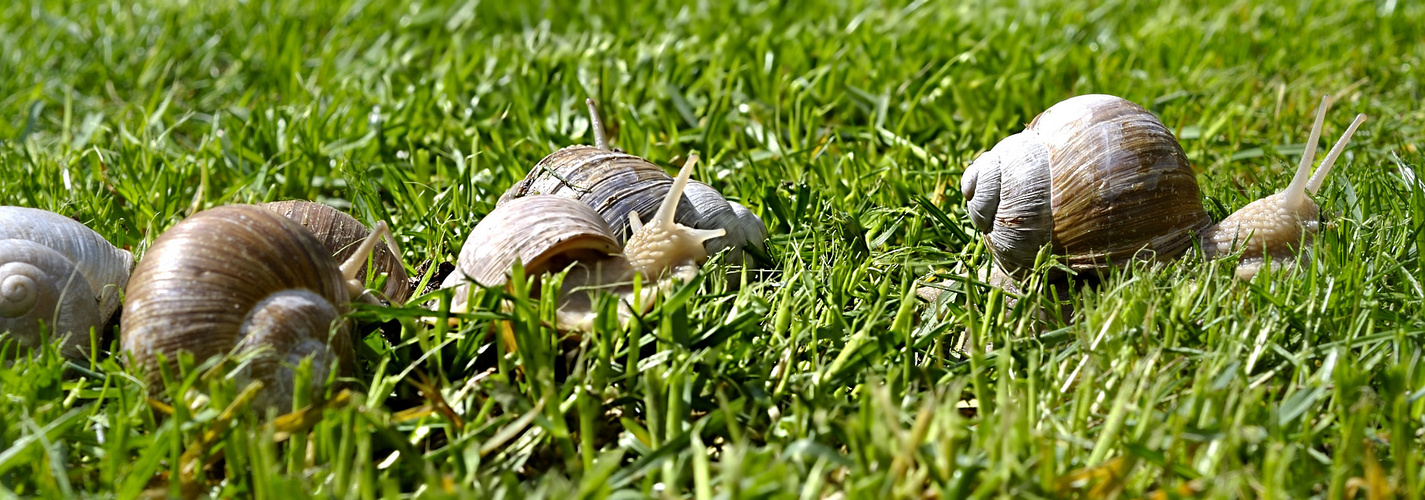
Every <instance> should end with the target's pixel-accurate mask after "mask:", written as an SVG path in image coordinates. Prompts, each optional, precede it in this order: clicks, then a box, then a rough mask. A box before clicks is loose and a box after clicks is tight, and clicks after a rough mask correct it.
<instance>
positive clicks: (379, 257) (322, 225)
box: [261, 200, 411, 304]
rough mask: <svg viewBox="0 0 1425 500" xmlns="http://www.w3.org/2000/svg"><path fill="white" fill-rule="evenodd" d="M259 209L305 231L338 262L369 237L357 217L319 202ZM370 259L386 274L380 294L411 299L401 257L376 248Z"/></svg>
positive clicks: (396, 300)
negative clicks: (282, 218) (286, 219)
mask: <svg viewBox="0 0 1425 500" xmlns="http://www.w3.org/2000/svg"><path fill="white" fill-rule="evenodd" d="M261 206H262V207H264V208H266V209H268V210H271V211H273V212H276V213H279V214H282V215H283V216H284V217H287V218H289V219H292V220H294V221H297V222H298V223H299V224H301V225H302V226H303V227H305V228H307V230H308V231H311V232H312V235H314V236H316V237H317V240H318V241H320V242H322V245H324V246H326V247H327V249H328V250H330V251H331V252H332V255H333V256H334V257H335V258H336V261H337V262H343V261H345V260H346V259H348V258H350V257H351V256H352V254H354V253H356V250H357V247H359V246H360V245H361V241H362V240H364V239H366V237H367V236H370V235H371V229H370V228H368V227H366V225H365V224H362V223H361V222H360V221H357V220H356V218H354V217H352V216H350V215H347V214H346V213H345V212H342V211H340V210H337V209H335V208H332V207H329V206H327V205H323V204H321V203H313V202H310V201H302V200H287V201H277V202H272V203H264V204H262V205H261ZM371 260H372V262H373V263H375V264H376V271H377V273H384V274H386V285H385V286H384V287H382V293H384V294H385V296H386V298H388V299H390V301H391V303H393V304H404V303H405V302H406V300H407V299H409V298H410V297H411V286H410V282H409V280H408V277H407V276H406V270H405V268H404V267H403V266H402V264H401V259H400V257H399V256H397V255H395V254H392V253H391V251H390V250H389V249H388V248H386V247H385V246H377V247H376V250H375V255H374V256H372V258H371ZM357 276H358V278H364V277H365V276H366V265H362V266H361V270H360V271H357Z"/></svg>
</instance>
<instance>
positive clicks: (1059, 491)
mask: <svg viewBox="0 0 1425 500" xmlns="http://www.w3.org/2000/svg"><path fill="white" fill-rule="evenodd" d="M1422 64H1425V5H1422V4H1421V3H1419V2H1397V1H1389V0H1388V1H1377V2H1349V1H1338V0H1330V1H1319V2H1306V1H1302V2H1270V3H1265V4H1264V3H1261V2H1249V1H1236V2H1224V1H1214V2H1155V3H1139V2H1097V1H1078V0H1075V1H1068V0H1046V1H1024V2H1016V3H1010V2H923V1H918V2H913V3H903V2H857V1H833V2H793V1H789V2H750V1H730V2H697V3H675V2H621V1H610V2H542V1H539V2H524V3H517V4H507V3H503V2H475V1H472V2H465V3H456V2H414V3H412V2H396V1H387V0H369V1H359V0H358V1H333V2H301V1H270V2H263V1H256V0H254V1H227V0H217V1H209V2H188V1H140V2H134V3H125V2H117V1H107V2H106V1H98V0H83V1H74V2H60V1H46V0H41V1H29V0H20V1H15V2H10V3H7V4H6V5H4V6H0V203H4V204H11V205H24V206H32V207H39V208H45V209H49V210H54V211H57V212H59V213H62V214H65V215H67V216H71V217H74V218H76V219H78V220H80V221H82V222H85V223H86V224H88V225H90V226H91V227H93V228H94V229H95V230H97V231H99V232H100V233H101V234H103V235H105V236H106V237H108V238H109V239H110V240H111V241H113V242H115V243H116V244H118V245H120V246H122V247H125V248H128V249H130V250H133V251H134V252H135V253H136V255H139V256H141V255H142V254H143V252H144V250H145V248H147V246H148V245H149V244H151V243H152V241H153V240H154V238H156V237H157V236H158V235H159V234H161V232H162V231H163V230H164V229H166V228H167V227H169V226H171V225H173V224H174V223H176V222H177V221H179V220H181V219H182V218H183V217H185V216H187V215H189V214H191V213H193V212H195V211H197V210H201V209H204V208H208V207H211V206H215V205H221V204H228V203H247V202H259V201H271V200H278V199H289V198H299V199H311V200H316V201H321V202H324V203H327V204H330V205H333V206H336V207H338V208H342V209H344V210H347V211H348V212H350V213H352V214H353V215H356V216H357V217H358V218H359V219H361V220H363V221H366V222H374V221H376V220H386V221H388V222H390V223H391V225H392V227H393V228H394V230H395V232H396V234H397V235H398V237H399V238H400V240H401V243H402V249H403V250H404V252H405V255H404V258H405V260H406V262H407V265H408V266H409V267H410V268H411V270H412V271H424V270H426V269H427V268H425V267H424V266H423V264H425V263H428V262H434V263H440V262H448V261H452V260H453V259H454V256H455V254H456V253H457V252H458V251H459V245H460V243H461V242H462V241H463V240H464V237H465V235H466V234H468V232H469V229H470V228H471V227H473V226H474V224H475V223H476V222H478V221H479V220H480V219H481V218H482V217H483V216H484V214H486V213H488V212H489V211H490V210H491V209H492V208H493V205H494V202H495V200H496V199H497V198H498V196H499V194H500V193H501V192H503V191H504V189H506V188H507V187H508V186H509V185H511V184H512V183H513V182H514V181H515V180H517V179H519V178H521V177H523V176H524V174H525V172H526V171H527V170H528V168H529V167H530V166H532V165H533V164H534V163H535V162H537V161H538V160H539V159H540V158H541V157H543V156H544V155H546V154H548V153H549V152H551V151H553V150H554V149H557V148H560V147H563V146H565V145H569V144H575V143H590V142H592V141H591V139H590V130H589V125H588V120H587V118H586V116H585V114H584V110H583V108H582V103H583V100H584V99H585V98H586V97H590V96H592V97H594V98H596V99H598V100H599V101H600V102H601V103H602V107H603V112H604V115H605V119H606V120H607V121H608V122H609V129H610V134H611V136H612V137H613V139H612V142H613V143H614V144H615V145H617V146H618V147H621V148H622V149H624V150H626V151H629V152H631V153H634V154H637V155H640V156H644V157H647V158H648V159H650V160H652V161H654V162H655V163H659V164H663V165H670V164H675V163H681V162H682V159H683V158H685V157H686V155H687V154H689V153H691V152H695V151H696V152H699V153H700V154H702V156H703V158H704V160H705V161H706V163H704V164H702V166H700V167H699V169H698V172H697V173H696V174H695V178H698V179H700V180H703V181H706V182H708V183H709V184H711V185H713V186H714V187H716V188H718V189H720V190H721V191H722V192H723V193H724V194H725V195H727V196H728V197H729V198H731V199H736V200H739V201H741V202H742V203H744V204H745V205H747V206H749V207H750V208H751V209H752V210H753V211H754V212H756V213H757V214H759V215H760V216H761V217H762V218H763V220H764V221H765V222H766V223H767V225H768V227H769V229H771V232H772V235H773V236H772V240H771V242H770V243H771V244H770V250H771V253H772V255H773V258H774V260H775V265H774V266H772V267H773V268H774V269H775V272H774V273H773V274H772V275H771V276H770V277H767V278H766V279H762V280H749V281H748V282H747V283H743V284H741V286H734V285H738V283H737V281H738V279H737V278H735V277H733V278H731V282H729V278H727V277H725V276H724V275H723V273H721V272H714V271H709V272H705V273H704V279H702V280H700V281H699V282H696V283H694V284H693V286H694V287H696V288H688V289H685V290H684V292H686V293H684V294H680V295H678V297H679V299H677V300H672V301H669V302H667V303H665V304H663V305H662V306H661V307H660V308H659V310H658V311H656V312H655V313H654V314H652V315H650V317H649V319H648V321H647V322H645V324H641V325H635V326H634V327H632V328H631V329H628V330H622V329H618V328H603V329H601V330H600V331H599V332H597V333H595V334H593V335H590V336H588V337H586V338H583V339H581V343H579V344H578V345H579V346H580V347H579V348H577V349H575V350H573V351H572V352H571V353H569V354H567V355H566V353H564V352H563V348H562V347H561V345H564V344H561V343H560V340H559V338H560V334H558V333H557V332H553V331H550V330H548V329H546V328H542V327H541V326H540V323H539V321H538V317H537V314H538V312H537V311H538V309H537V306H538V304H534V303H531V302H529V301H527V300H525V301H522V302H521V304H524V305H525V306H530V307H524V308H523V309H520V311H523V312H516V313H512V314H509V315H508V317H510V318H512V319H513V322H512V324H513V325H514V327H513V329H514V333H515V336H516V338H517V339H519V342H518V344H519V349H518V350H516V351H514V352H512V353H511V354H509V355H508V356H499V355H497V353H498V352H500V351H499V349H498V348H496V347H493V346H492V344H491V343H490V341H489V337H488V333H489V332H488V329H489V328H490V326H489V325H488V324H467V325H466V326H464V327H462V328H460V329H458V330H452V331H446V330H445V329H438V330H431V329H426V328H421V327H417V323H415V322H413V321H411V319H410V316H412V315H414V314H416V313H417V312H416V310H415V309H414V306H412V307H410V308H399V307H394V308H361V309H359V310H358V311H357V313H356V316H357V317H358V318H360V319H365V320H377V321H387V320H393V319H395V323H394V324H395V325H398V327H397V328H393V329H394V330H399V333H393V334H391V335H389V336H383V335H382V334H381V333H380V332H378V331H377V330H375V329H373V328H368V329H366V330H364V331H363V335H364V337H363V340H364V344H366V346H367V347H368V348H369V349H367V350H366V352H365V353H364V354H363V360H362V362H363V367H364V370H363V374H362V376H361V377H359V380H355V381H353V382H354V383H355V387H356V388H355V389H354V390H353V392H351V393H345V394H333V395H332V398H331V399H330V400H328V401H327V402H326V403H325V404H321V405H318V406H316V407H313V408H312V409H310V410H308V411H307V412H305V413H302V414H298V415H294V416H287V417H283V418H279V419H275V420H273V419H267V418H262V417H261V416H259V415H256V414H254V412H250V411H245V410H244V407H243V406H242V405H241V404H239V403H240V402H241V400H242V398H241V397H237V396H236V395H238V394H240V391H241V389H242V388H240V387H230V386H231V383H230V382H228V381H226V380H224V379H223V377H221V376H220V375H221V374H218V375H212V374H207V375H200V374H199V373H198V371H195V372H194V373H192V374H190V376H189V378H188V386H192V387H203V388H207V389H208V390H209V391H210V392H212V393H213V394H214V396H213V397H212V398H211V399H201V398H200V399H194V397H193V396H192V395H191V394H185V393H183V392H182V391H181V390H179V389H174V390H171V391H169V394H163V395H160V394H148V393H147V392H146V391H145V390H144V389H143V387H142V386H141V385H140V384H139V382H138V379H136V378H134V377H133V376H132V374H131V373H130V372H128V371H127V370H126V369H125V368H124V367H123V366H122V365H121V364H120V363H118V362H117V360H115V359H113V358H106V359H104V360H101V361H98V362H95V363H91V364H90V365H89V366H87V367H82V366H76V365H68V366H67V365H66V364H65V363H64V362H63V361H62V360H57V359H55V358H54V357H53V356H41V357H39V358H38V359H34V360H23V361H18V362H15V363H14V364H12V365H10V366H6V367H4V368H0V388H2V389H0V393H3V395H4V396H5V397H4V398H0V486H3V489H0V494H3V495H5V496H11V495H20V496H30V495H38V496H71V495H78V494H84V495H96V496H117V497H130V496H133V495H137V494H141V493H146V494H149V495H156V496H167V495H185V496H187V495H211V496H217V497H234V496H257V497H273V496H279V495H281V496H326V497H358V498H368V497H440V496H460V497H468V496H474V497H482V498H497V497H501V498H503V497H515V498H519V497H524V496H560V497H567V496H569V495H571V494H574V495H579V496H582V497H595V498H603V497H611V496H612V497H619V498H631V497H648V496H655V497H657V496H669V497H697V498H712V497H715V496H726V497H730V498H743V497H749V498H819V497H843V496H844V497H856V498H861V497H867V496H871V495H881V496H885V495H891V496H896V497H931V498H937V497H938V498H961V497H966V496H979V497H1014V498H1035V497H1041V498H1055V497H1072V496H1082V497H1103V496H1114V495H1121V496H1127V497H1143V496H1154V497H1157V498H1169V497H1180V496H1187V497H1258V496H1262V497H1276V498H1301V497H1318V496H1319V497H1336V498H1339V497H1341V496H1343V495H1348V494H1351V495H1357V496H1369V497H1370V498H1384V496H1378V495H1391V494H1409V495H1418V494H1420V492H1421V490H1422V487H1425V483H1422V481H1425V471H1422V470H1421V459H1422V453H1421V451H1420V450H1421V445H1422V441H1421V431H1422V423H1425V421H1422V416H1425V402H1421V401H1420V397H1421V396H1422V395H1425V367H1422V365H1421V360H1420V357H1421V354H1422V348H1421V337H1422V333H1425V311H1422V308H1421V297H1422V295H1425V291H1422V288H1421V284H1420V282H1421V280H1422V279H1425V276H1422V272H1421V269H1422V261H1425V256H1422V250H1425V232H1422V229H1421V228H1422V225H1421V224H1420V223H1419V221H1420V220H1425V185H1422V184H1421V182H1420V181H1419V180H1418V179H1417V177H1416V173H1415V170H1416V169H1417V168H1419V166H1420V165H1421V164H1422V163H1425V155H1422V153H1421V152H1420V151H1419V147H1420V143H1421V141H1422V137H1425V132H1422V130H1421V126H1422V123H1425V111H1422V108H1421V106H1420V103H1421V102H1422V98H1425V95H1422V93H1425V92H1423V91H1422V89H1421V87H1420V77H1419V75H1420V74H1422ZM1083 93H1110V94H1115V95H1119V96H1122V97H1125V98H1128V99H1130V100H1133V101H1135V102H1138V103H1140V104H1142V105H1144V106H1146V107H1148V108H1149V109H1150V110H1152V111H1153V112H1154V113H1156V114H1157V115H1158V116H1160V117H1161V118H1162V119H1163V121H1164V123H1166V124H1167V125H1168V127H1169V128H1170V129H1173V130H1174V131H1175V132H1176V133H1177V134H1178V136H1179V138H1180V140H1181V142H1182V145H1183V147H1184V149H1185V150H1186V151H1187V153H1188V155H1189V157H1190V158H1191V160H1192V161H1193V163H1194V165H1195V167H1196V168H1197V170H1198V174H1199V175H1198V177H1199V180H1200V182H1201V185H1202V187H1203V192H1204V195H1205V196H1206V197H1207V198H1206V203H1205V204H1206V205H1207V207H1208V210H1209V212H1210V213H1211V214H1212V215H1213V216H1214V217H1215V218H1221V217H1222V216H1225V215H1226V214H1227V213H1230V212H1231V211H1232V210H1234V209H1236V208H1238V207H1240V206H1242V205H1244V204H1246V203H1247V202H1249V201H1250V200H1252V199H1255V198H1257V197H1260V196H1264V195H1267V194H1270V193H1272V192H1275V191H1276V190H1278V189H1280V188H1281V187H1284V186H1285V185H1286V184H1287V183H1288V182H1289V177H1290V171H1291V169H1292V168H1293V165H1294V162H1295V161H1296V160H1297V156H1299V154H1300V152H1301V150H1302V142H1303V141H1304V140H1305V137H1306V135H1307V132H1308V131H1309V126H1310V119H1311V114H1312V112H1313V111H1314V108H1315V106H1316V104H1317V103H1318V102H1319V99H1320V96H1321V95H1322V94H1327V93H1329V94H1332V95H1333V97H1334V98H1335V99H1336V104H1335V108H1334V109H1333V111H1332V112H1331V113H1330V114H1329V115H1328V116H1327V126H1326V130H1325V133H1324V134H1323V135H1325V136H1327V138H1326V139H1324V140H1323V142H1327V141H1330V140H1334V137H1336V136H1337V135H1339V133H1340V131H1341V130H1342V129H1343V128H1344V127H1345V125H1346V124H1347V123H1349V120H1350V118H1351V117H1352V116H1354V114H1355V113H1358V112H1361V113H1367V114H1369V115H1370V116H1371V117H1372V118H1371V120H1370V121H1368V122H1367V123H1366V124H1365V126H1364V127H1363V128H1362V130H1361V132H1359V133H1358V135H1357V136H1356V139H1355V141H1354V145H1353V147H1352V148H1351V149H1350V151H1349V152H1348V153H1347V155H1346V156H1345V157H1344V158H1343V159H1342V163H1341V164H1339V165H1338V170H1337V173H1336V174H1334V175H1333V178H1332V179H1330V180H1328V181H1327V183H1326V187H1325V188H1324V189H1323V191H1322V193H1321V195H1320V196H1318V201H1320V202H1321V204H1322V207H1323V213H1324V214H1326V215H1325V218H1326V221H1327V224H1326V225H1325V229H1323V233H1322V236H1321V238H1320V239H1319V242H1318V250H1317V252H1316V256H1317V260H1316V264H1315V266H1313V267H1312V268H1311V269H1309V270H1308V271H1307V272H1306V273H1303V274H1301V275H1295V276H1266V275H1264V276H1262V277H1259V278H1258V280H1256V281H1254V282H1252V283H1239V282H1236V281H1234V280H1232V279H1231V274H1232V269H1231V263H1230V262H1227V263H1206V262H1200V261H1195V260H1187V261H1183V262H1181V263H1178V264H1174V265H1169V266H1158V267H1155V268H1147V267H1144V268H1142V269H1137V270H1135V272H1133V273H1131V274H1127V273H1125V274H1121V275H1115V276H1114V277H1112V278H1110V279H1109V280H1108V281H1107V282H1106V283H1105V284H1104V286H1103V287H1101V288H1099V289H1096V290H1085V291H1084V292H1083V293H1082V294H1080V295H1077V296H1075V297H1074V298H1072V300H1071V303H1072V305H1073V306H1074V308H1075V310H1076V313H1075V316H1074V317H1072V318H1068V319H1069V321H1061V320H1047V321H1046V320H1041V319H1040V318H1039V317H1038V316H1037V315H1035V314H1034V307H1035V305H1036V304H1042V303H1044V302H1045V300H1047V299H1045V298H1044V297H1039V296H1037V295H1034V294H1031V295H1030V296H1028V297H1024V298H1022V300H1019V301H1018V302H1017V303H1016V304H1015V305H1014V306H1013V307H1012V308H1010V309H1008V310H1006V306H1005V300H1004V299H1005V297H1004V296H1003V294H1002V293H1001V292H999V291H994V290H990V289H988V288H985V287H982V286H978V285H976V284H974V283H967V282H966V281H965V280H963V279H960V278H957V277H958V276H961V275H963V274H964V273H967V272H973V271H975V270H979V269H982V268H984V267H985V266H987V265H988V260H987V257H986V253H985V250H984V248H983V246H982V244H981V243H980V242H979V241H978V239H977V238H974V237H972V235H973V234H974V233H973V231H972V227H971V226H970V225H969V223H968V220H967V219H966V218H965V217H964V200H963V199H962V197H961V196H960V194H959V189H958V187H959V179H960V174H961V172H962V171H963V170H964V167H965V166H966V165H967V164H968V163H969V161H970V160H972V159H973V158H974V157H975V156H976V155H977V154H979V153H980V152H982V151H984V150H986V149H988V148H989V147H991V146H992V145H993V144H994V143H995V142H996V141H998V140H999V139H1001V138H1003V137H1005V136H1007V135H1009V134H1011V133H1014V132H1017V131H1019V130H1021V129H1022V128H1023V124H1024V123H1026V122H1028V121H1029V120H1030V119H1032V118H1033V116H1034V115H1035V114H1037V113H1038V112H1040V111H1042V110H1043V109H1044V108H1046V107H1048V106H1049V105H1051V104H1053V103H1054V102H1057V101H1059V100H1062V99H1064V98H1066V97H1069V96H1073V95H1077V94H1083ZM718 266H719V265H718V264H715V265H714V267H715V268H716V269H721V268H720V267H718ZM926 283H936V284H937V285H935V286H941V287H943V288H945V289H947V290H948V291H947V292H946V293H945V294H944V295H942V302H943V304H941V305H938V306H934V305H932V304H927V303H925V302H923V301H919V300H917V299H916V295H915V289H916V288H917V287H919V286H921V285H924V284H926ZM517 295H518V294H517ZM491 304H493V303H491ZM546 305H547V304H546ZM471 323H478V322H471ZM1046 332H1047V333H1046ZM566 344H567V343H566ZM225 384H226V385H225ZM149 397H152V398H154V399H153V401H155V402H162V401H167V402H169V403H172V402H174V400H175V399H177V400H178V401H181V402H185V403H186V406H185V404H179V405H175V408H173V414H171V415H169V414H166V413H165V412H164V411H163V406H162V404H161V403H157V404H156V403H151V402H150V400H149V399H147V398H149ZM229 404H231V405H232V406H231V407H229ZM224 410H229V411H227V412H224Z"/></svg>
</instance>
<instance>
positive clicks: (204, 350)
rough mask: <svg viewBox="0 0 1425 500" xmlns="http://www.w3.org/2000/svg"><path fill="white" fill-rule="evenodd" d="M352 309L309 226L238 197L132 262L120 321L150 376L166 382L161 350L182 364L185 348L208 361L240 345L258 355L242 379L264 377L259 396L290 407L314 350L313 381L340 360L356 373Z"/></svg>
mask: <svg viewBox="0 0 1425 500" xmlns="http://www.w3.org/2000/svg"><path fill="white" fill-rule="evenodd" d="M349 308H350V298H349V292H348V291H347V288H346V284H345V282H344V281H343V279H342V277H341V273H340V270H339V267H338V264H337V262H336V261H335V260H334V259H333V258H332V256H331V251H330V250H328V249H327V248H326V247H325V246H323V245H322V243H321V242H320V241H318V240H317V238H316V237H315V236H313V235H312V234H311V232H309V231H307V230H306V229H304V228H303V227H302V225H301V224H298V223H297V222H294V221H293V220H291V219H288V218H286V217H283V216H281V215H278V214H276V213H274V212H272V211H270V210H268V209H265V208H262V207H258V206H252V205H230V206H224V207H218V208H214V209H211V210H206V211H203V212H199V213H197V214H195V215H193V216H192V217H189V218H188V219H186V220H184V221H182V222H180V223H178V224H176V225H174V226H173V227H172V228H170V229H169V230H168V231H166V232H164V233H163V235H161V236H159V238H158V240H156V241H154V243H153V246H152V247H151V248H149V250H148V252H147V253H146V254H145V255H144V257H143V260H141V261H139V265H138V267H137V268H136V269H135V270H134V276H133V280H132V282H131V283H130V285H129V292H128V295H127V300H126V302H125V304H124V315H123V318H122V320H121V325H120V327H121V336H122V343H123V348H124V350H125V351H126V352H127V353H128V354H129V355H130V356H131V360H132V362H133V363H134V364H136V365H138V366H139V367H141V368H142V369H143V370H145V372H146V373H147V376H148V380H149V382H150V384H152V385H159V384H160V383H161V378H160V376H159V366H158V363H159V358H160V356H162V357H163V358H165V359H167V360H169V362H170V363H175V362H176V360H177V358H178V356H179V353H181V352H187V353H189V354H191V355H192V356H193V358H194V360H195V362H198V363H201V362H203V361H205V360H207V359H208V358H211V357H213V356H219V355H223V354H228V353H235V354H237V355H238V356H239V357H240V358H245V357H247V356H251V358H250V362H248V363H246V364H245V365H243V366H242V368H241V369H240V371H239V373H238V374H237V376H238V378H239V379H257V380H261V381H262V382H263V384H264V387H265V390H264V391H263V392H262V393H261V394H260V395H259V396H258V399H257V401H256V404H257V405H259V406H260V407H277V408H287V407H290V405H291V401H292V391H294V390H297V388H294V387H293V386H292V384H293V382H292V380H293V379H292V369H293V368H294V367H295V365H296V363H297V362H299V361H300V360H301V359H302V358H303V357H305V356H309V355H311V356H314V358H313V360H314V362H313V367H314V371H313V379H314V380H313V383H314V384H316V383H317V382H319V381H321V380H323V379H324V378H325V376H326V375H327V373H328V372H327V369H328V368H329V367H331V366H333V365H335V366H336V370H337V372H338V374H340V375H347V374H350V373H351V370H352V369H353V367H354V354H353V351H352V345H351V340H350V338H349V333H348V326H347V324H346V322H345V321H344V320H342V318H341V317H342V315H343V314H345V313H346V312H347V311H348V310H349ZM239 383H243V380H239ZM311 389H312V390H315V389H317V387H315V386H314V387H312V388H311Z"/></svg>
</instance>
